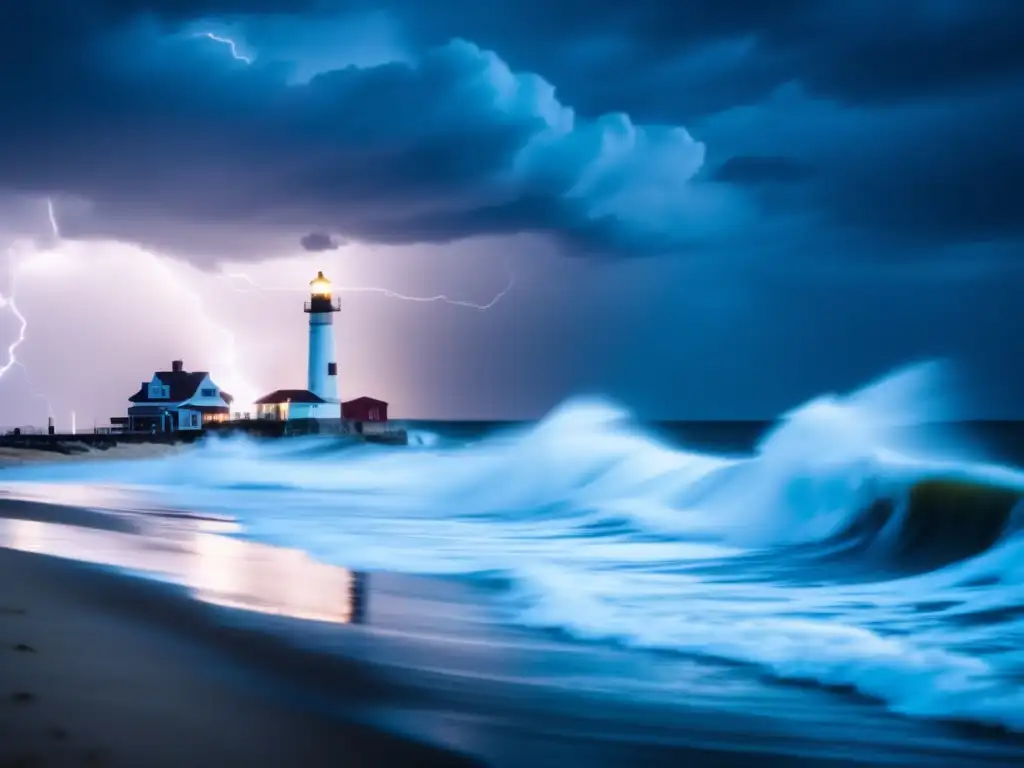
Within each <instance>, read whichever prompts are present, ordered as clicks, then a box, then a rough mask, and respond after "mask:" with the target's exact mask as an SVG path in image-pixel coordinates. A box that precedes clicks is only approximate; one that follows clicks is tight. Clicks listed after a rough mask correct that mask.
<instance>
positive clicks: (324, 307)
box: [302, 296, 341, 314]
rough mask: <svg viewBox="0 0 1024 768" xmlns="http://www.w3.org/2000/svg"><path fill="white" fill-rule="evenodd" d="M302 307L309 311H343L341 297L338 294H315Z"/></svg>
mask: <svg viewBox="0 0 1024 768" xmlns="http://www.w3.org/2000/svg"><path fill="white" fill-rule="evenodd" d="M302 308H303V310H304V311H305V312H307V313H310V314H312V313H316V312H341V299H340V298H339V297H337V296H335V297H333V298H332V297H330V296H314V297H313V298H311V299H309V300H307V301H306V302H305V303H304V304H303V305H302Z"/></svg>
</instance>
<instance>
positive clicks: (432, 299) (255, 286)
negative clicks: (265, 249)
mask: <svg viewBox="0 0 1024 768" xmlns="http://www.w3.org/2000/svg"><path fill="white" fill-rule="evenodd" d="M224 277H225V278H227V279H230V280H237V281H241V282H243V283H245V284H246V285H247V286H248V288H242V287H239V286H238V285H237V284H236V285H234V286H232V288H233V290H235V291H239V292H242V293H248V292H250V291H253V290H255V291H283V292H286V293H304V292H305V291H306V290H307V289H305V288H277V287H272V286H268V285H262V284H260V283H258V282H257V281H256V280H254V279H253V278H252V277H250V276H249V275H247V274H245V273H244V272H227V273H225V274H224ZM515 285H516V277H515V275H514V274H512V273H511V272H510V273H509V278H508V283H506V284H505V287H504V288H502V289H501V290H500V291H498V293H496V294H495V295H494V297H493V298H492V299H491V300H490V301H488V302H487V303H485V304H479V303H477V302H475V301H466V300H464V299H453V298H451V297H449V296H447V295H446V294H443V293H441V294H438V295H436V296H410V295H407V294H404V293H399V292H398V291H392V290H391V289H390V288H378V287H375V286H339V285H333V286H331V288H332V290H333V291H334V292H335V293H376V294H379V295H381V296H386V297H387V298H389V299H400V300H401V301H414V302H418V303H421V304H433V303H437V302H440V303H443V304H450V305H452V306H455V307H467V308H469V309H476V310H479V311H481V312H483V311H485V310H488V309H491V307H493V306H494V305H495V304H497V303H498V302H499V301H501V300H502V299H503V298H505V296H506V295H507V294H508V292H509V291H511V290H512V289H513V288H514V287H515Z"/></svg>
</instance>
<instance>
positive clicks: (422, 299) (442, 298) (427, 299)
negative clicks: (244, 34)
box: [196, 32, 516, 311]
mask: <svg viewBox="0 0 1024 768" xmlns="http://www.w3.org/2000/svg"><path fill="white" fill-rule="evenodd" d="M196 36H197V37H206V38H209V39H210V40H215V41H216V42H218V43H223V44H224V45H227V46H228V47H229V48H230V50H231V55H232V57H234V58H235V59H237V60H238V61H244V62H245V63H246V64H252V59H251V58H249V57H248V56H244V55H242V54H240V53H239V52H238V46H237V45H236V44H235V41H234V40H232V39H231V38H230V37H222V36H220V35H217V34H214V33H213V32H199V33H197V35H196ZM224 276H225V277H227V278H232V279H234V280H241V281H243V282H245V283H246V284H248V286H249V287H250V288H251V289H255V290H258V291H274V290H284V291H289V292H291V291H293V290H294V291H297V290H298V289H292V288H271V287H268V286H263V285H260V284H259V283H257V282H256V281H255V280H253V279H252V278H251V277H250V276H249V275H247V274H244V273H229V274H225V275H224ZM515 284H516V277H515V275H514V274H512V273H511V271H510V272H509V280H508V284H507V285H506V286H505V287H504V288H503V289H502V290H501V291H499V292H498V293H497V294H496V295H495V296H494V298H492V299H491V300H490V301H488V302H487V303H486V304H479V303H477V302H474V301H465V300H462V299H452V298H450V297H449V296H447V295H446V294H443V293H442V294H438V295H436V296H409V295H406V294H403V293H399V292H398V291H392V290H391V289H389V288H377V287H336V288H335V290H336V291H337V292H339V293H376V294H379V295H381V296H386V297H387V298H389V299H400V300H401V301H414V302H419V303H423V304H432V303H437V302H441V303H444V304H450V305H452V306H456V307H467V308H469V309H476V310H479V311H485V310H488V309H490V308H491V307H493V306H494V305H495V304H497V303H498V302H499V301H501V300H502V299H503V298H505V296H506V294H508V292H509V291H511V290H512V289H513V288H514V287H515ZM233 288H234V290H236V291H243V290H245V289H243V288H239V287H238V286H237V284H236V285H235V286H233Z"/></svg>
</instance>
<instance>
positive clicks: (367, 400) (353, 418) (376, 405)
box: [341, 397, 388, 435]
mask: <svg viewBox="0 0 1024 768" xmlns="http://www.w3.org/2000/svg"><path fill="white" fill-rule="evenodd" d="M341 418H342V419H343V420H344V421H345V424H346V425H347V426H348V428H349V429H350V430H351V431H353V432H356V433H357V434H360V435H362V434H373V433H379V432H386V431H387V430H388V424H387V421H388V404H387V403H386V402H384V401H383V400H377V399H376V398H373V397H357V398H356V399H354V400H348V401H346V402H344V403H342V404H341Z"/></svg>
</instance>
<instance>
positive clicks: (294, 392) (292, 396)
mask: <svg viewBox="0 0 1024 768" xmlns="http://www.w3.org/2000/svg"><path fill="white" fill-rule="evenodd" d="M326 402H327V401H326V400H324V399H323V398H322V397H320V395H317V394H314V393H313V392H310V391H309V390H308V389H275V390H274V391H273V392H271V393H270V394H269V395H264V396H263V397H261V398H260V399H259V400H257V401H256V403H255V404H256V405H280V404H281V403H326Z"/></svg>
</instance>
